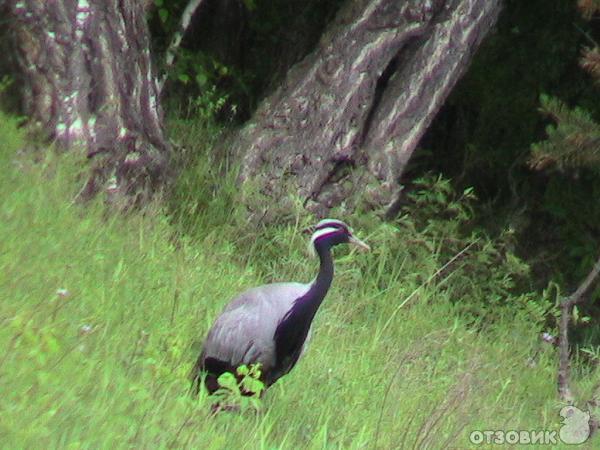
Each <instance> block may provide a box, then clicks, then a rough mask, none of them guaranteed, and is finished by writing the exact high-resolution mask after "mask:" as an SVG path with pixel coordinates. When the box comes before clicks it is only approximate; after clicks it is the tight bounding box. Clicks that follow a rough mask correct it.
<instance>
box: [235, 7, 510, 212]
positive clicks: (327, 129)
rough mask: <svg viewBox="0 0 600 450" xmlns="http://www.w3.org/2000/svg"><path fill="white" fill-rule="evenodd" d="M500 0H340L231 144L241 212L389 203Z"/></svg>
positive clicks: (386, 206) (324, 209)
mask: <svg viewBox="0 0 600 450" xmlns="http://www.w3.org/2000/svg"><path fill="white" fill-rule="evenodd" d="M500 7H501V0H429V1H422V0H407V1H403V2H399V1H397V0H350V1H349V2H348V4H347V5H345V7H344V8H342V10H341V11H340V12H339V14H338V15H337V17H336V19H335V20H334V22H333V24H332V25H331V26H330V27H329V29H328V30H327V32H326V33H325V34H324V35H323V37H322V39H321V41H320V43H319V45H318V47H317V49H316V50H315V51H314V52H313V53H312V54H310V55H309V56H307V57H306V58H305V59H304V60H303V61H302V62H300V63H299V64H297V65H296V66H294V67H293V68H292V69H291V70H290V71H289V73H288V76H287V78H286V81H285V82H284V83H283V85H282V87H280V88H279V89H278V90H277V91H276V92H274V93H273V94H272V95H271V96H269V97H268V98H267V99H265V100H264V101H263V102H262V104H261V105H260V106H259V108H258V110H257V111H256V113H255V115H254V117H253V119H252V120H251V121H250V122H249V123H248V124H246V125H245V126H244V128H243V129H242V130H241V131H240V132H239V134H238V135H237V136H236V137H235V139H234V141H233V150H234V151H235V152H236V153H237V154H239V155H242V156H243V165H242V171H241V175H240V179H241V182H242V183H243V184H244V185H245V187H246V190H249V191H255V190H257V191H258V192H259V193H261V194H263V195H265V196H267V197H268V200H267V202H266V203H267V204H269V205H276V206H269V207H264V204H265V202H264V200H261V201H258V202H254V200H253V199H254V198H255V197H254V196H252V195H248V196H247V197H246V198H245V201H246V203H247V204H248V207H249V208H250V211H251V214H252V215H253V216H254V217H258V218H265V217H266V218H267V220H269V219H271V218H273V219H274V218H276V217H278V216H281V214H285V212H286V211H287V212H289V211H291V209H292V208H291V203H292V202H293V201H294V199H291V198H289V195H288V193H289V192H294V193H298V195H299V197H300V199H301V200H302V201H303V202H304V204H305V206H306V207H307V208H308V209H309V210H311V211H313V212H315V213H316V214H317V215H321V216H323V215H325V214H326V213H327V211H328V210H329V209H330V208H332V207H334V206H344V207H346V208H347V209H350V210H352V209H355V208H357V207H359V206H360V205H365V204H367V205H369V207H375V208H384V209H388V210H389V208H390V207H391V206H392V205H393V203H394V201H395V200H396V198H397V195H398V192H399V187H400V186H399V178H400V176H401V175H402V172H403V170H404V169H405V167H406V163H407V161H408V160H409V158H410V156H411V154H412V152H413V151H414V149H415V147H416V146H417V144H418V142H419V140H420V138H421V137H422V136H423V134H424V132H425V131H426V129H427V127H428V126H429V124H430V123H431V121H432V119H433V117H434V116H435V114H436V112H437V111H438V110H439V109H440V107H441V106H442V104H443V102H444V100H445V99H446V97H447V96H448V94H449V93H450V91H451V89H452V88H453V86H454V84H455V83H456V81H457V80H458V78H459V77H460V76H461V75H462V74H463V73H464V71H465V69H466V68H467V66H468V64H469V61H470V59H471V57H472V55H473V53H474V52H475V50H476V49H477V47H478V45H479V44H480V42H481V41H482V39H483V37H484V36H485V35H486V34H487V33H488V31H489V30H490V29H491V28H492V26H493V25H494V23H495V21H496V19H497V17H498V14H499V11H500Z"/></svg>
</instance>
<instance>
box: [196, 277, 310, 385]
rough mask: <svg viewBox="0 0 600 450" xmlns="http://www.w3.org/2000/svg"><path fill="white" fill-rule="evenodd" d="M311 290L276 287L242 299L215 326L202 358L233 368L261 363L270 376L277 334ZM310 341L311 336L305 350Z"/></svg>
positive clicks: (249, 292)
mask: <svg viewBox="0 0 600 450" xmlns="http://www.w3.org/2000/svg"><path fill="white" fill-rule="evenodd" d="M309 288H310V284H305V283H273V284H267V285H264V286H259V287H255V288H252V289H248V290H247V291H245V292H243V293H242V294H240V295H238V296H237V297H236V298H234V299H233V300H232V301H231V302H230V303H229V304H228V305H227V306H226V307H225V308H224V309H223V312H222V313H221V315H220V316H219V317H218V318H217V320H216V321H215V323H214V324H213V326H212V328H211V330H210V331H209V333H208V335H207V337H206V340H205V342H204V346H203V350H202V355H201V358H203V359H206V358H215V359H217V360H220V361H227V362H229V364H231V366H233V367H237V366H240V365H242V364H246V365H247V364H256V363H260V364H261V366H262V370H263V371H264V372H265V373H269V372H270V371H271V369H273V364H274V361H275V341H274V340H273V336H274V335H275V330H276V329H277V326H278V325H279V323H280V322H281V320H282V318H284V317H285V316H286V314H287V313H288V312H289V311H290V310H291V309H292V307H293V306H294V303H295V302H296V300H297V299H299V298H300V297H302V296H303V295H305V294H306V292H308V290H309ZM309 339H310V332H309V336H308V337H307V339H306V340H305V341H304V347H305V346H306V344H307V343H308V340H309Z"/></svg>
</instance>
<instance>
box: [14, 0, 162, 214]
mask: <svg viewBox="0 0 600 450" xmlns="http://www.w3.org/2000/svg"><path fill="white" fill-rule="evenodd" d="M147 6H148V2H147V1H125V0H54V1H37V0H19V1H15V0H11V5H10V11H11V15H12V19H13V21H12V26H13V28H14V33H13V36H14V44H15V45H14V46H15V48H16V51H17V59H18V62H19V65H20V68H21V73H22V83H21V84H22V87H23V89H22V90H23V98H24V109H25V112H26V113H27V114H28V115H29V116H30V118H31V120H32V121H34V123H36V124H37V125H39V126H40V127H41V128H42V129H43V130H44V131H45V132H46V133H47V134H48V135H49V136H50V137H51V138H52V139H54V140H55V141H56V142H57V143H58V144H59V145H60V146H62V147H66V148H78V149H83V150H84V151H86V152H87V156H88V158H90V159H92V160H93V170H92V174H91V176H90V178H89V180H88V182H87V184H86V186H85V188H84V189H83V191H82V195H83V196H84V197H85V198H89V197H90V196H92V195H94V194H95V193H96V192H98V191H100V190H105V191H106V192H107V194H108V195H109V198H110V199H115V200H116V199H119V198H121V199H125V201H126V203H127V204H131V201H143V200H145V199H147V198H148V197H149V196H150V195H151V194H152V192H153V191H155V189H156V188H157V187H158V186H159V185H161V184H162V183H163V182H164V181H165V179H166V173H167V167H168V155H169V144H168V142H167V140H166V139H165V136H164V134H163V129H162V113H161V109H160V106H159V102H158V91H157V85H156V80H155V77H154V74H153V73H152V67H151V61H150V50H149V34H148V30H147V26H146V17H145V8H146V7H147Z"/></svg>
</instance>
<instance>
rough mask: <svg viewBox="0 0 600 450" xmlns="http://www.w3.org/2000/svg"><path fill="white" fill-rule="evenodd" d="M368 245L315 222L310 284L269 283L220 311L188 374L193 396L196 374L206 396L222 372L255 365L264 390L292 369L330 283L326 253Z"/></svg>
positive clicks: (342, 228) (336, 223)
mask: <svg viewBox="0 0 600 450" xmlns="http://www.w3.org/2000/svg"><path fill="white" fill-rule="evenodd" d="M344 243H349V244H354V245H356V246H357V247H359V248H360V249H363V250H370V248H369V246H368V245H367V244H365V243H364V242H363V241H361V240H360V239H358V238H356V237H355V236H354V235H353V234H352V230H351V228H350V227H349V226H348V225H346V224H345V223H344V222H342V221H340V220H335V219H324V220H321V221H320V222H319V223H318V224H317V225H316V226H315V227H314V228H313V233H312V237H311V246H312V247H313V248H314V250H315V253H316V254H317V255H318V257H319V260H320V266H319V273H318V274H317V276H316V278H315V279H314V280H313V281H312V282H310V283H306V284H304V283H273V284H267V285H263V286H259V287H255V288H253V289H249V290H247V291H245V292H243V293H242V294H240V295H238V296H237V297H235V298H234V299H233V300H231V302H229V304H228V305H227V306H226V307H225V308H224V309H223V311H222V313H221V315H219V317H217V319H216V321H215V322H214V324H213V326H212V327H211V329H210V331H209V332H208V335H207V336H206V339H205V341H204V345H203V348H202V351H201V353H200V356H199V358H198V361H197V363H196V365H195V366H194V369H193V371H192V378H193V389H194V392H196V393H198V391H199V389H200V380H201V378H202V373H204V374H205V376H206V378H205V383H204V384H205V386H206V388H207V390H208V392H209V393H210V394H212V393H214V392H215V391H216V390H217V389H219V383H218V381H217V380H218V378H219V376H220V375H221V374H223V373H224V372H231V373H233V374H235V373H236V369H237V367H238V366H240V365H250V364H257V363H258V364H260V366H261V381H262V382H263V383H264V385H265V387H269V386H270V385H272V384H273V383H275V382H276V381H277V380H278V379H279V378H281V377H282V376H283V375H285V374H287V373H288V372H289V371H290V370H292V369H293V368H294V366H295V364H296V362H297V361H298V359H299V358H300V356H301V355H302V353H303V351H304V349H305V347H306V344H307V343H308V340H309V338H310V330H311V324H312V321H313V319H314V317H315V314H316V313H317V310H318V309H319V306H321V303H322V302H323V299H324V298H325V295H326V294H327V291H328V290H329V287H330V286H331V282H332V280H333V257H332V255H331V248H332V247H334V246H336V245H338V244H344Z"/></svg>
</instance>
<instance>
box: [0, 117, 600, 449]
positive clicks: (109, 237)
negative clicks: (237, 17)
mask: <svg viewBox="0 0 600 450" xmlns="http://www.w3.org/2000/svg"><path fill="white" fill-rule="evenodd" d="M17 124H18V121H17V120H16V119H15V118H12V117H9V116H6V115H4V114H2V115H0V136H1V139H0V167H2V168H3V170H2V173H1V174H0V192H2V200H1V202H0V323H1V326H0V392H1V395H0V447H1V448H6V449H19V448H40V449H41V448H73V449H87V448H113V449H114V448H136V449H137V448H198V449H207V450H208V449H264V450H275V449H363V448H364V449H396V448H415V449H426V448H440V449H441V448H475V447H478V448H491V447H493V446H492V445H480V446H476V445H474V444H473V443H471V442H470V441H469V435H470V434H471V432H473V431H474V430H506V431H508V430H558V429H559V426H560V421H561V418H560V416H559V410H560V408H561V407H562V406H563V405H561V404H560V403H559V402H558V400H557V394H556V367H557V356H556V352H555V349H554V348H553V347H551V346H548V345H545V344H543V343H541V341H540V339H539V334H540V332H542V331H545V330H546V329H547V326H548V325H547V324H548V319H547V318H548V316H549V315H552V314H553V312H552V311H553V308H554V300H553V299H552V298H551V296H552V294H551V293H548V292H536V291H534V290H531V289H530V290H528V288H527V287H528V285H529V284H528V277H529V274H528V270H527V267H526V265H525V264H524V263H523V262H522V261H520V260H519V259H518V258H517V257H516V256H514V255H512V254H511V252H510V236H509V235H507V236H504V237H502V238H494V239H491V238H488V237H486V236H485V235H482V234H478V233H477V232H476V231H474V230H470V229H469V227H468V225H469V220H470V216H469V214H470V212H469V207H468V199H469V197H470V195H471V193H470V192H465V193H460V195H455V194H453V193H452V192H451V190H450V188H449V187H448V185H447V184H444V181H443V180H439V179H437V180H436V179H430V180H423V186H424V188H423V190H422V192H420V193H417V194H416V196H415V197H414V199H413V200H414V206H413V207H414V209H413V210H412V211H411V210H410V206H409V207H408V208H409V209H407V210H405V211H404V212H403V214H402V216H401V217H400V218H399V219H398V220H396V221H393V222H381V221H380V220H378V219H377V218H376V217H373V216H370V215H369V214H366V213H365V214H364V215H361V216H360V217H340V218H342V219H344V220H347V221H348V222H349V223H350V224H351V225H352V226H353V228H354V229H355V231H356V233H357V235H358V236H359V237H360V238H361V239H364V240H365V241H367V242H368V243H369V244H370V245H371V247H372V248H373V250H372V252H371V253H369V254H362V253H356V252H354V251H351V250H349V249H336V250H335V255H336V277H335V279H334V282H333V287H332V289H331V291H330V293H329V294H328V297H327V298H326V299H325V302H324V304H323V306H322V308H321V310H320V311H319V313H318V315H317V317H316V321H315V325H314V333H313V340H312V342H311V345H310V347H309V349H308V351H307V353H306V355H305V357H304V358H303V359H302V360H301V361H300V362H299V363H298V365H297V366H296V368H295V369H294V370H293V371H292V372H291V373H290V374H289V375H288V376H286V377H284V378H282V379H281V380H280V381H279V382H278V383H277V384H275V385H274V386H273V387H272V388H271V389H270V390H269V391H268V392H267V394H266V396H265V398H264V400H263V401H261V402H260V403H258V408H255V407H254V406H252V405H250V406H249V407H248V408H245V410H244V411H243V412H242V413H222V414H218V415H216V416H212V415H211V414H210V402H211V400H210V399H209V398H207V396H206V395H205V394H204V393H201V394H200V396H199V398H192V397H191V396H190V395H189V386H190V384H189V378H188V374H189V371H190V369H191V368H192V365H193V364H194V362H195V358H196V357H197V354H198V351H199V348H200V345H201V342H202V339H203V337H204V335H205V333H206V332H207V330H208V328H209V326H210V324H211V323H212V321H213V320H214V318H215V317H216V315H217V314H218V313H219V311H220V309H221V308H222V307H223V306H224V304H225V303H226V302H227V301H228V300H229V299H230V298H232V297H233V296H234V295H236V294H237V293H239V292H240V291H242V290H243V289H245V288H248V287H251V286H255V285H258V284H262V283H267V282H271V281H288V280H290V281H291V280H294V281H302V282H305V281H309V280H310V279H311V278H312V277H313V276H314V274H315V273H316V270H317V261H316V260H314V259H310V258H309V257H308V255H307V251H306V244H307V240H308V238H307V236H306V235H305V234H303V233H301V230H302V229H303V228H304V227H306V226H307V225H310V224H311V223H312V222H313V221H314V218H310V217H306V216H304V215H302V214H300V213H299V214H298V216H297V217H296V218H295V220H292V221H291V222H286V223H282V224H279V225H270V226H263V227H261V228H258V229H257V228H254V227H251V226H250V225H248V224H246V223H245V222H244V220H243V215H242V214H241V213H240V212H239V211H238V210H237V207H236V206H235V204H233V202H232V196H233V195H234V193H235V186H234V183H233V181H232V178H233V177H232V176H225V177H223V176H222V174H219V173H216V172H218V171H214V173H213V171H212V170H209V168H210V167H214V164H213V163H212V162H211V161H210V160H209V157H208V156H206V155H205V156H204V157H199V158H196V162H195V163H194V164H193V165H192V166H191V167H190V168H188V169H186V173H185V174H183V175H182V177H181V180H180V182H179V185H178V186H177V187H176V189H177V191H176V192H177V194H176V195H174V196H173V197H172V198H171V200H164V201H157V202H156V203H155V204H153V205H150V206H149V207H147V208H146V209H145V210H144V211H138V212H133V213H129V214H116V213H111V212H108V211H107V210H106V209H105V207H104V206H103V204H102V203H101V201H96V202H91V203H88V204H85V205H82V204H81V203H79V202H77V201H75V195H76V193H77V190H78V186H80V185H81V177H80V174H81V173H82V172H84V171H85V165H84V164H85V162H84V161H83V160H81V159H78V158H77V157H75V156H73V155H65V154H56V153H55V152H52V151H48V152H44V151H42V152H40V151H37V153H36V152H35V151H33V152H32V151H28V152H20V151H19V150H20V149H21V148H23V147H24V146H25V141H24V138H23V136H22V133H21V132H20V131H19V130H18V128H17ZM186 126H187V125H186V124H179V125H178V126H174V127H173V130H175V132H176V133H181V134H183V131H182V130H185V133H186V135H187V137H186V139H188V140H189V141H190V142H199V141H201V140H200V139H199V138H198V136H197V135H196V136H195V135H194V133H197V134H201V133H202V132H203V130H202V129H198V130H196V129H194V128H193V127H190V126H187V127H188V128H186ZM340 214H342V213H341V212H340ZM599 370H600V369H598V368H596V369H595V371H594V370H593V369H590V368H589V367H587V366H586V365H585V364H583V363H582V364H579V361H578V359H577V358H575V361H574V374H573V377H574V380H573V381H574V389H575V393H576V395H577V397H578V398H589V395H590V391H591V389H592V387H593V386H594V381H597V379H598V378H599V377H600V373H599ZM594 442H595V444H594ZM598 442H600V441H598V438H597V437H594V438H593V441H590V442H588V443H587V444H585V446H588V447H589V448H593V447H594V445H596V446H597V445H598ZM561 445H562V444H559V445H558V446H551V447H553V448H561ZM496 447H497V446H496ZM508 447H514V445H513V446H508ZM528 447H529V448H536V447H537V446H535V445H531V446H528ZM541 447H545V448H548V446H541ZM565 447H566V445H565Z"/></svg>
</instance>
